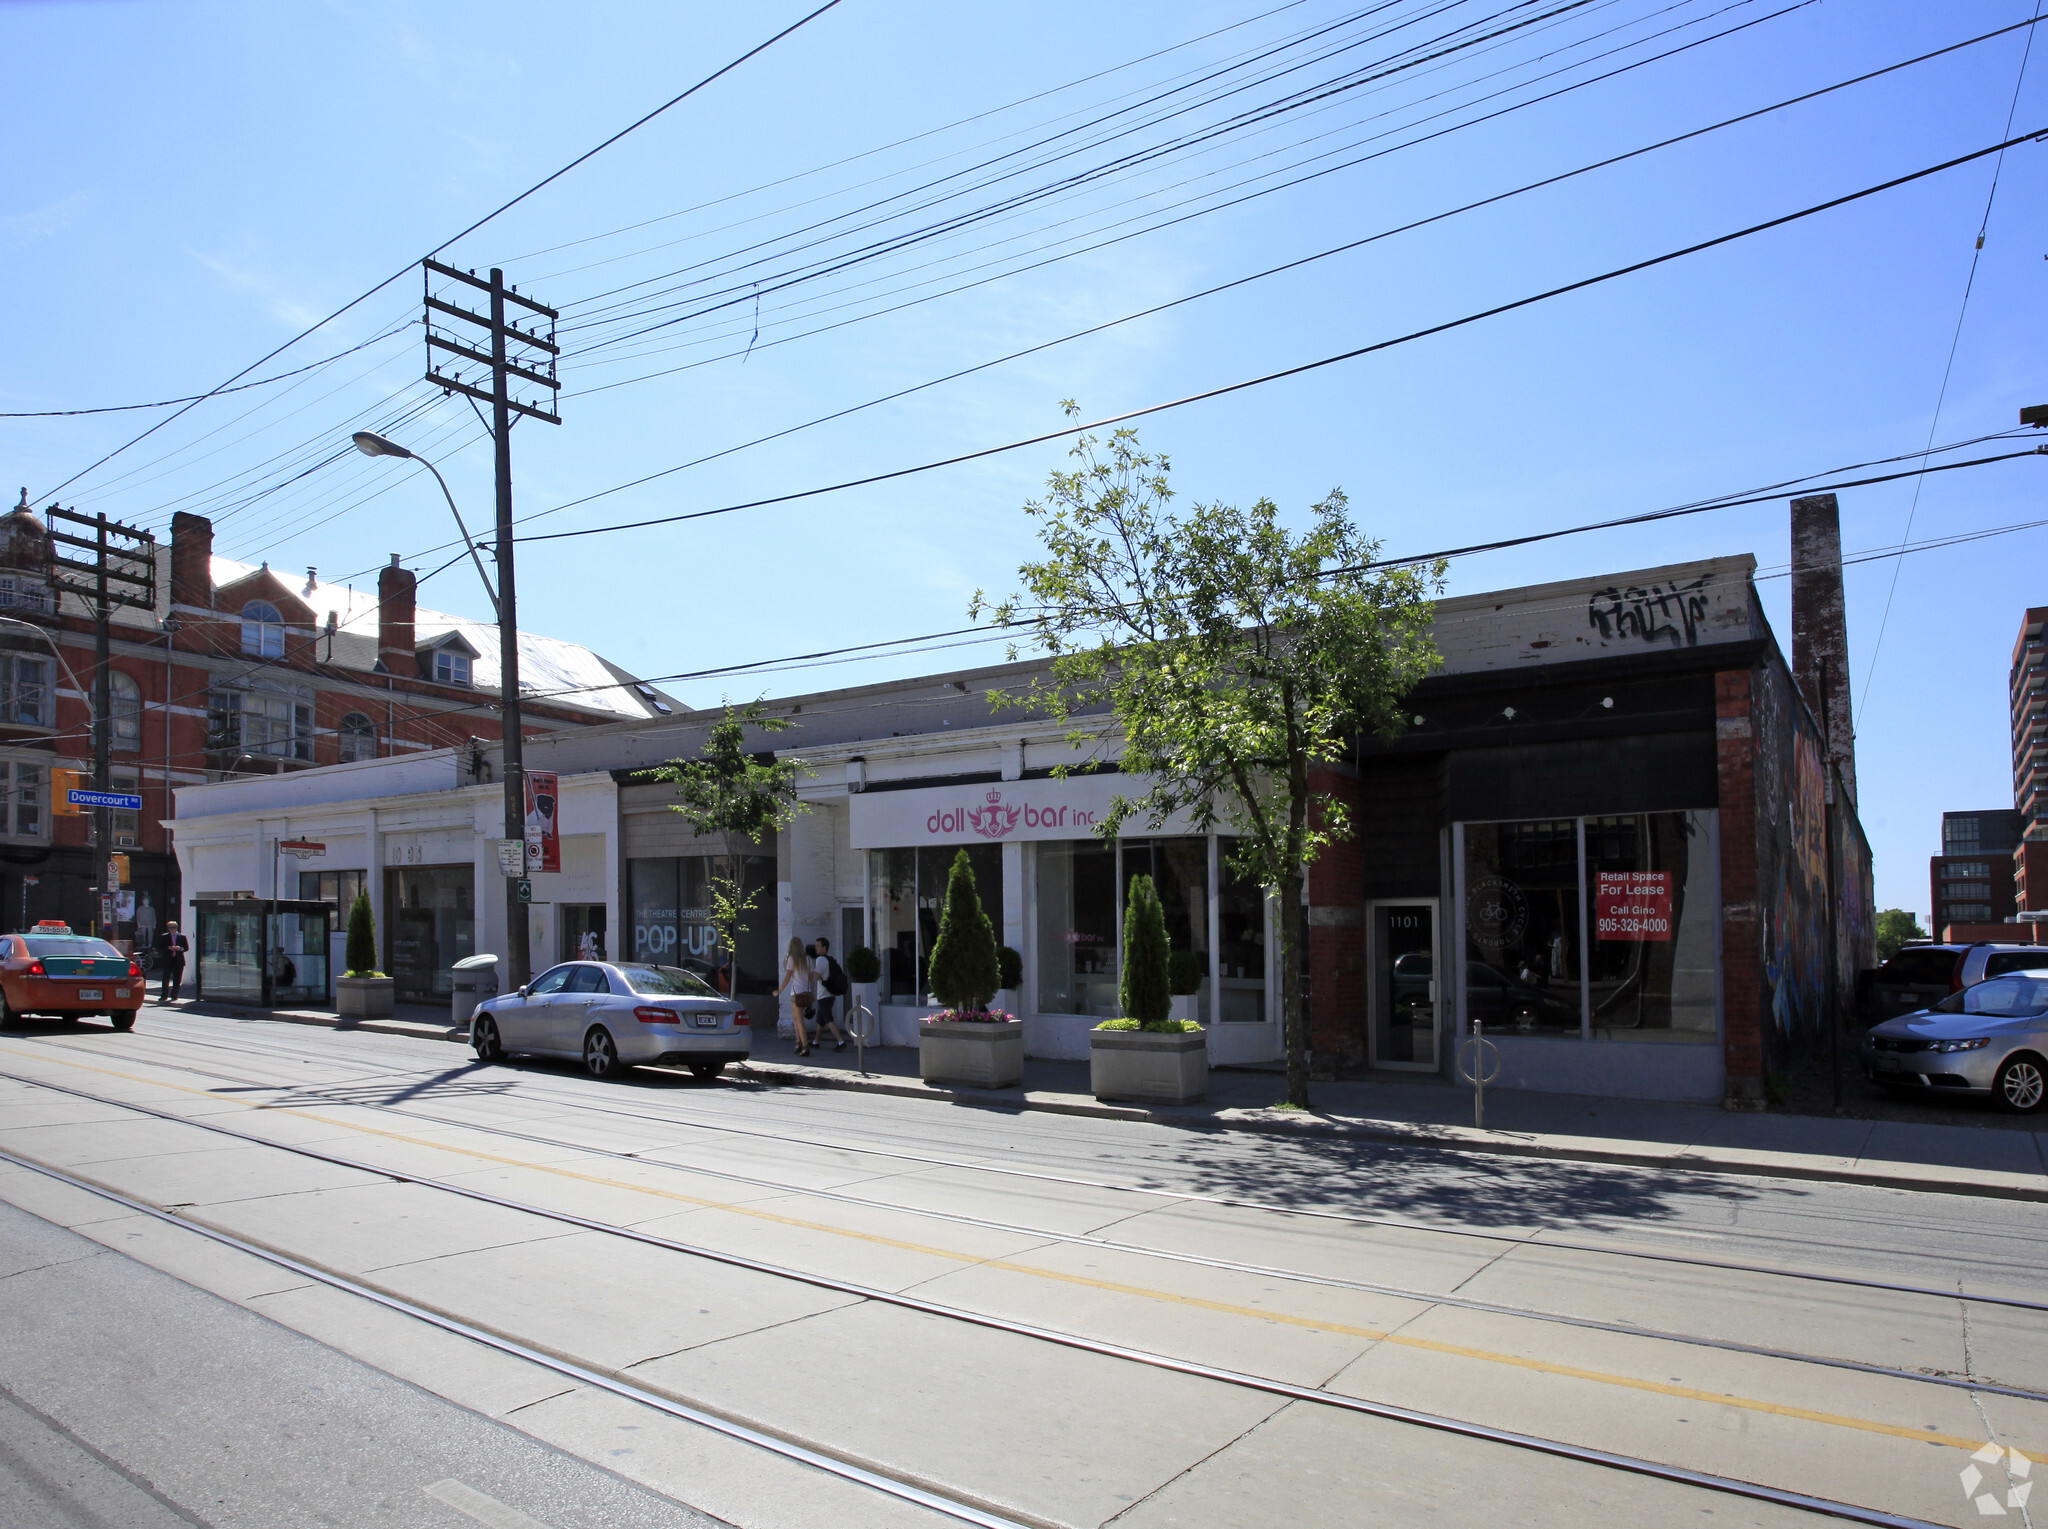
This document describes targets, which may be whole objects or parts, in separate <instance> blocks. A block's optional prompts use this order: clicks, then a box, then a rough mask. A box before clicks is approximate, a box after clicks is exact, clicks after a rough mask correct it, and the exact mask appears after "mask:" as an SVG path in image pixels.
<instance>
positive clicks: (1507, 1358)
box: [9, 1052, 2048, 1459]
mask: <svg viewBox="0 0 2048 1529" xmlns="http://www.w3.org/2000/svg"><path fill="white" fill-rule="evenodd" d="M9 1054H10V1055H14V1056H22V1057H23V1060H34V1059H40V1060H57V1061H60V1062H61V1063H62V1065H64V1066H66V1067H74V1068H77V1069H78V1070H80V1071H82V1072H94V1073H99V1074H101V1075H102V1076H105V1077H109V1078H119V1079H121V1080H122V1081H124V1082H128V1083H139V1084H142V1085H143V1086H144V1087H147V1088H164V1089H170V1090H172V1091H173V1092H176V1093H181V1094H191V1095H193V1096H195V1097H197V1098H202V1099H214V1100H219V1099H221V1095H219V1094H217V1093H214V1092H212V1091H210V1090H208V1089H202V1088H192V1087H189V1086H188V1085H186V1084H182V1083H165V1082H161V1081H159V1080H157V1079H154V1078H139V1077H136V1076H135V1075H134V1074H132V1073H125V1072H116V1071H114V1070H113V1069H111V1068H105V1067H92V1066H89V1065H87V1064H86V1063H83V1062H74V1061H70V1060H68V1059H65V1058H52V1057H50V1056H49V1054H48V1053H39V1054H34V1053H32V1054H29V1055H27V1056H24V1055H23V1054H22V1053H20V1052H11V1053H9ZM223 1102H225V1103H230V1104H238V1105H241V1106H242V1107H243V1108H245V1109H249V1110H254V1111H259V1112H262V1113H265V1114H273V1115H291V1116H295V1117H296V1118H298V1119H301V1120H310V1121H312V1122H314V1123H315V1124H317V1125H325V1126H335V1127H338V1128H340V1129H342V1130H347V1131H355V1132H358V1133H360V1134H362V1135H365V1136H376V1137H381V1138H383V1139H385V1140H387V1141H396V1142H403V1143H405V1144H406V1145H408V1146H415V1147H424V1148H427V1149H429V1150H430V1151H435V1152H450V1153H454V1154H456V1155H458V1156H461V1157H469V1158H475V1159H477V1160H478V1161H481V1162H487V1163H493V1164H497V1165H499V1166H502V1167H507V1168H518V1169H523V1170H525V1171H527V1172H532V1173H547V1174H553V1175H555V1176H556V1177H558V1178H565V1179H572V1180H575V1181H577V1182H579V1183H584V1184H594V1185H597V1186H599V1187H601V1188H606V1189H622V1190H625V1191H627V1192H628V1193H631V1194H643V1195H650V1196H653V1197H655V1198H657V1199H663V1200H674V1201H676V1202H678V1203H679V1204H683V1205H691V1206H696V1207H699V1208H701V1209H707V1210H720V1211H725V1212H727V1213H729V1214H731V1215H736V1216H746V1217H750V1218H752V1219H754V1220H756V1221H767V1222H772V1223H774V1224H776V1225H779V1226H789V1227H796V1228H798V1229H800V1230H803V1231H811V1232H825V1233H829V1234H830V1235H832V1236H835V1237H848V1238H852V1239H855V1240H856V1241H860V1242H866V1243H872V1244H874V1245H876V1246H878V1247H886V1248H896V1249H899V1250H901V1251H903V1252H907V1253H920V1254H924V1255H927V1256H929V1257H933V1258H942V1259H946V1260H947V1261H949V1262H953V1263H962V1264H969V1265H974V1266H978V1267H981V1268H986V1269H1001V1270H1003V1271H1005V1272H1006V1273H1011V1274H1023V1275H1029V1276H1031V1277H1032V1278H1035V1279H1044V1280H1053V1281H1056V1282H1058V1283H1061V1284H1067V1285H1079V1286H1083V1287H1085V1288H1087V1289H1091V1290H1101V1291H1106V1292H1108V1293H1110V1294H1112V1295H1127V1296H1134V1297H1137V1298H1139V1299H1141V1300H1148V1301H1159V1302H1163V1303H1166V1304H1169V1305H1174V1306H1186V1307H1191V1308H1194V1309H1196V1310H1201V1311H1213V1312H1220V1313H1222V1314H1223V1315H1226V1316H1236V1317H1250V1318H1252V1319H1253V1320H1255V1321H1260V1322H1277V1323H1280V1324H1281V1325H1283V1326H1288V1327H1299V1328H1305V1329H1307V1330H1309V1331H1311V1332H1322V1333H1334V1334H1338V1335H1341V1336H1344V1337H1350V1338H1362V1339H1365V1340H1367V1341H1368V1342H1372V1343H1389V1344H1395V1345H1398V1346H1399V1347H1402V1348H1412V1349H1421V1350H1425V1351H1427V1352H1430V1353H1436V1354H1447V1355H1450V1356H1453V1357H1455V1358H1459V1359H1477V1360H1482V1361H1484V1362H1486V1363H1488V1364H1503V1365H1509V1366H1512V1367H1513V1368H1516V1369H1521V1370H1531V1371H1535V1372H1536V1373H1539V1374H1543V1375H1560V1376H1564V1377H1567V1378H1569V1379H1572V1380H1589V1381H1594V1382H1597V1383H1599V1384H1601V1385H1607V1386H1620V1387H1622V1388H1624V1389H1627V1390H1631V1391H1647V1392H1651V1393H1653V1394H1655V1395H1658V1396H1672V1397H1678V1398H1680V1399H1682V1400H1685V1401H1700V1402H1711V1403H1714V1404H1716V1405H1719V1406H1724V1407H1737V1408H1741V1409H1742V1410H1744V1411H1748V1412H1761V1413H1767V1414H1769V1415H1771V1416H1773V1417H1783V1418H1795V1419H1798V1420H1799V1421H1801V1422H1807V1423H1822V1424H1826V1425H1828V1426H1829V1427H1833V1428H1849V1429H1854V1430H1856V1431H1857V1432H1859V1433H1874V1434H1882V1435H1885V1436H1887V1437H1890V1438H1895V1439H1908V1440H1912V1441H1914V1442H1916V1443H1921V1444H1945V1445H1947V1446H1949V1447H1950V1448H1952V1449H1960V1450H1964V1451H1966V1452H1974V1451H1976V1450H1979V1449H1982V1448H1983V1447H1984V1444H1985V1441H1984V1440H1982V1439H1972V1438H1966V1437H1961V1436H1958V1435H1956V1434H1946V1433H1935V1432H1933V1431H1931V1430H1929V1429H1924V1428H1908V1427H1906V1426H1904V1425H1902V1424H1898V1423H1880V1422H1878V1421H1877V1420H1875V1419H1874V1418H1859V1417H1852V1416H1848V1415H1846V1414H1843V1413H1838V1412H1818V1411H1815V1410H1814V1409H1812V1408H1810V1407H1793V1406H1788V1405H1786V1404H1785V1403H1782V1402H1766V1401H1759V1400H1757V1399H1755V1398H1753V1397H1745V1396H1736V1395H1733V1394H1731V1393H1726V1392H1720V1391H1701V1390H1698V1389H1696V1388H1694V1387H1692V1386H1678V1385H1667V1384H1665V1383H1663V1382H1661V1381H1654V1380H1639V1379H1637V1378H1636V1377H1634V1376H1632V1375H1615V1374H1612V1373H1610V1372H1608V1371H1604V1370H1588V1369H1582V1368H1580V1367H1579V1366H1577V1365H1568V1364H1555V1363H1552V1362H1551V1361H1549V1360H1546V1359H1529V1358H1525V1357H1523V1356H1521V1355H1519V1354H1503V1353H1498V1352H1495V1351H1494V1350H1491V1349H1481V1348H1470V1347H1467V1346H1465V1345H1464V1344H1458V1343H1440V1342H1437V1341H1435V1340H1433V1339H1429V1338H1417V1337H1411V1336H1409V1335H1407V1334H1404V1333H1395V1332H1383V1331H1381V1330H1379V1329H1377V1328H1371V1327H1355V1326H1352V1325H1350V1324H1348V1323H1343V1322H1330V1321H1325V1320H1324V1319H1322V1318H1320V1317H1300V1316H1295V1315H1293V1314H1291V1313H1288V1312H1281V1311H1269V1310H1266V1309H1265V1308H1262V1307H1257V1306H1238V1305H1234V1304H1232V1303H1231V1302H1228V1301H1211V1300H1207V1299H1204V1298H1203V1297H1201V1296H1193V1295H1181V1294H1178V1293H1176V1292H1174V1291H1171V1290H1154V1289H1151V1288H1150V1287H1148V1286H1144V1285H1126V1284H1121V1283H1118V1282H1117V1281H1114V1280H1104V1279H1095V1278H1093V1277H1091V1276H1088V1275H1083V1274H1067V1273H1064V1272H1062V1271H1060V1270H1058V1269H1045V1268H1040V1267H1038V1266H1037V1265H1034V1264H1023V1263H1017V1262H1015V1261H1013V1260H1010V1259H1003V1258H981V1257H978V1256H977V1255H975V1254H973V1253H962V1252H959V1251H957V1250H955V1249H952V1248H941V1247H934V1246H932V1245H930V1244H928V1243H918V1242H906V1241H904V1240H903V1239H901V1238H897V1237H884V1236H882V1235H881V1234H880V1233H878V1232H860V1231H854V1230H852V1229H851V1228H848V1227H841V1226H833V1225H831V1224H829V1223H827V1222H822V1221H810V1220H806V1219H804V1218H802V1217H799V1216H784V1215H779V1214H777V1213H776V1212H774V1211H767V1210H760V1209H757V1208H755V1207H753V1206H747V1205H734V1204H731V1203H729V1202H727V1201H724V1200H713V1199H708V1198H706V1197H704V1196H702V1195H691V1194H684V1193H683V1192H681V1191H680V1190H673V1189H657V1188H654V1187H652V1186H650V1185H645V1184H628V1183H625V1182H623V1181H622V1180H619V1179H610V1178H605V1177H603V1176H601V1175H598V1174H590V1173H579V1172H577V1171H576V1170H574V1169H571V1168H561V1167H556V1166H554V1165H552V1164H547V1163H532V1162H527V1161H525V1160H524V1159H521V1158H515V1157H505V1156H502V1155H500V1154H498V1153H495V1152H484V1151H480V1150H479V1149H477V1148H474V1147H457V1146H451V1145H449V1144H448V1143H446V1142H438V1141H429V1140H428V1139H426V1138H425V1137H420V1136H409V1135H407V1134H405V1133H404V1132H402V1131H385V1130H380V1129H379V1128H377V1127H375V1126H366V1125H359V1124H357V1123H356V1122H354V1121H349V1120H336V1119H334V1118H332V1117H331V1116H327V1115H317V1114H314V1113H313V1112H311V1111H309V1110H301V1109H294V1108H292V1107H291V1106H289V1105H276V1104H260V1103H251V1102H250V1101H248V1100H243V1099H228V1100H224V1101H223ZM455 1129H458V1130H465V1129H470V1128H469V1127H455ZM477 1129H482V1128H481V1127H479V1128H477ZM569 1150H572V1151H575V1150H581V1149H578V1148H575V1147H573V1146H571V1147H570V1149H569ZM360 1166H361V1167H362V1168H363V1170H364V1171H365V1172H368V1173H376V1172H377V1171H378V1170H377V1168H376V1167H375V1166H374V1165H371V1164H367V1163H366V1164H362V1165H360ZM649 1166H651V1167H663V1168H670V1169H673V1170H675V1171H677V1172H682V1173H688V1172H689V1171H690V1170H689V1168H688V1167H686V1166H684V1165H682V1164H679V1163H651V1164H649ZM803 1192H804V1191H802V1190H801V1189H792V1190H790V1191H789V1193H791V1194H796V1195H801V1194H803ZM878 1209H885V1208H883V1207H878ZM902 1214H904V1215H916V1214H917V1212H916V1211H915V1210H910V1209H906V1210H904V1211H903V1212H902ZM1135 1256H1142V1255H1135ZM1395 1299H1404V1298H1403V1297H1395ZM1405 1299H1416V1300H1426V1299H1427V1298H1426V1297H1408V1298H1405ZM2026 1453H2028V1454H2030V1455H2032V1456H2033V1457H2034V1458H2036V1459H2039V1458H2042V1455H2043V1454H2044V1453H2048V1451H2037V1450H2031V1449H2030V1450H2028V1451H2026Z"/></svg>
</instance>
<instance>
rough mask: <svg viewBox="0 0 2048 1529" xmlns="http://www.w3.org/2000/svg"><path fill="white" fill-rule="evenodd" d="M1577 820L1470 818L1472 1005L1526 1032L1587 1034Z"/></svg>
mask: <svg viewBox="0 0 2048 1529" xmlns="http://www.w3.org/2000/svg"><path fill="white" fill-rule="evenodd" d="M1579 922H1580V921H1579V835H1578V821H1577V819H1575V818H1549V819H1539V820H1537V821H1533V822H1523V823H1468V824H1466V825H1465V1005H1466V1014H1467V1016H1468V1017H1469V1018H1470V1019H1473V1020H1476V1021H1478V1022H1480V1023H1482V1024H1484V1025H1486V1026H1487V1028H1489V1029H1492V1030H1495V1031H1505V1032H1509V1033H1512V1034H1516V1035H1550V1036H1573V1037H1576V1036H1578V1035H1580V1034H1581V1033H1582V1025H1581V1020H1580V1014H1581V994H1580V988H1579V962H1580V954H1581V949H1582V947H1581V944H1580V928H1579Z"/></svg>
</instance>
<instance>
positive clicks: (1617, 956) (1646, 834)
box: [1467, 812, 1716, 1041]
mask: <svg viewBox="0 0 2048 1529" xmlns="http://www.w3.org/2000/svg"><path fill="white" fill-rule="evenodd" d="M1707 825H1708V819H1707V814H1706V813H1704V812H1644V813H1632V814H1629V815H1627V816H1621V817H1604V818H1587V819H1586V917H1587V921H1588V924H1589V925H1590V927H1591V928H1592V931H1593V939H1592V941H1591V943H1590V944H1589V945H1588V946H1587V948H1586V967H1587V978H1588V985H1589V988H1590V991H1591V995H1592V1026H1593V1037H1594V1039H1595V1040H1626V1041H1711V1040H1713V1039H1714V1036H1715V1031H1716V1025H1715V1003H1714V909H1713V880H1712V863H1713V857H1712V855H1711V854H1710V853H1709V846H1710V844H1711V838H1710V835H1709V833H1708V826H1707ZM1467 832H1468V833H1469V832H1470V830H1467Z"/></svg>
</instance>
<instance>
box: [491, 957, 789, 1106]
mask: <svg viewBox="0 0 2048 1529" xmlns="http://www.w3.org/2000/svg"><path fill="white" fill-rule="evenodd" d="M469 1039H470V1044H471V1045H472V1046H474V1047H475V1048H476V1055H477V1060H478V1061H480V1062H496V1061H499V1060H502V1059H503V1058H504V1057H505V1056H506V1055H507V1054H508V1053H511V1052H525V1053H530V1054H532V1055H535V1056H564V1057H578V1058H580V1059H581V1060H582V1062H583V1070H584V1071H585V1072H587V1073H589V1074H590V1075H591V1076H592V1077H593V1078H615V1077H618V1076H620V1075H621V1074H622V1073H624V1072H625V1070H626V1069H627V1068H629V1067H639V1066H649V1067H652V1066H661V1067H687V1068H689V1069H690V1071H691V1072H692V1073H694V1074H695V1075H696V1076H697V1077H699V1078H701V1079H705V1080H707V1081H708V1080H710V1079H712V1078H715V1077H717V1076H718V1074H719V1073H720V1072H721V1071H722V1070H723V1069H724V1067H725V1064H726V1063H728V1062H744V1061H745V1060H746V1059H747V1058H748V1057H749V1056H751V1055H752V1054H753V1048H754V1031H753V1028H752V1026H751V1025H750V1024H749V1023H748V1021H747V1011H746V1009H745V1008H744V1007H743V1006H742V1005H740V1004H737V1003H735V1002H734V1001H733V1000H732V999H730V998H728V997H726V996H725V995H724V994H723V993H721V992H719V991H718V989H716V988H714V987H713V986H711V984H710V983H708V982H706V981H705V980H704V979H703V978H702V977H699V976H698V975H697V974H696V973H694V972H687V971H684V970H683V969H682V968H681V967H679V966H646V965H641V964H639V963H637V962H607V961H564V962H563V963H562V964H561V965H560V966H553V967H549V968H548V970H546V971H544V972H542V973H541V974H540V975H539V976H538V977H536V978H534V979H533V981H531V982H529V983H527V985H526V986H525V987H523V988H520V989H519V990H518V991H516V992H511V993H501V994H499V995H498V996H497V997H495V998H487V999H485V1000H484V1001H483V1002H482V1003H480V1004H478V1005H477V1008H476V1014H475V1015H474V1016H473V1017H472V1018H471V1020H470V1022H469Z"/></svg>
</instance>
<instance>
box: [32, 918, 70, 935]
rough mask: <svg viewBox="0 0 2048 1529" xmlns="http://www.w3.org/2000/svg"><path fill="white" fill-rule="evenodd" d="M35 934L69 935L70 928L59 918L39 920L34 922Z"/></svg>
mask: <svg viewBox="0 0 2048 1529" xmlns="http://www.w3.org/2000/svg"><path fill="white" fill-rule="evenodd" d="M36 933H38V934H69V933H71V926H70V925H69V924H67V923H65V922H64V920H62V919H61V918H41V919H37V920H36Z"/></svg>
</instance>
